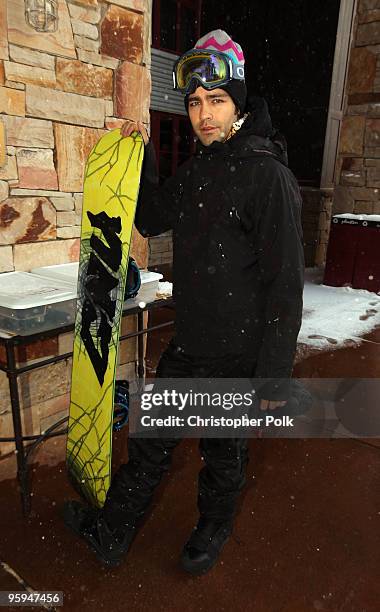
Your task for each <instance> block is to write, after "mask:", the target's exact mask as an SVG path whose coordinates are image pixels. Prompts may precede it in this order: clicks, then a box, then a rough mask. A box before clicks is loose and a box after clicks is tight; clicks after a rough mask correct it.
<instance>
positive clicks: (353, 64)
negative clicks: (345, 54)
mask: <svg viewBox="0 0 380 612" xmlns="http://www.w3.org/2000/svg"><path fill="white" fill-rule="evenodd" d="M376 61H377V60H376V55H374V54H373V53H370V51H368V50H367V49H365V48H364V47H356V48H354V49H352V51H351V56H350V67H349V71H348V92H349V93H350V94H354V93H363V92H371V91H372V90H373V84H374V80H375V75H376Z"/></svg>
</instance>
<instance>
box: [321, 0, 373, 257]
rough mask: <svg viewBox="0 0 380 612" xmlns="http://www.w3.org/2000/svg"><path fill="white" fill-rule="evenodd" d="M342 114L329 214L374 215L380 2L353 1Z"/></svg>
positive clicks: (325, 243) (323, 245)
mask: <svg viewBox="0 0 380 612" xmlns="http://www.w3.org/2000/svg"><path fill="white" fill-rule="evenodd" d="M343 111H344V112H343V121H342V126H341V132H340V137H339V145H338V155H337V161H336V168H335V170H336V171H335V177H336V178H335V186H334V195H333V201H332V205H331V209H332V210H331V212H332V214H339V213H359V214H360V213H363V214H380V197H379V196H380V191H379V189H380V0H359V1H358V11H357V14H356V16H355V23H354V30H353V42H352V47H351V51H350V57H349V66H348V76H347V84H346V90H345V92H344V106H343ZM327 208H329V206H328V202H327ZM328 227H329V226H328ZM327 229H328V228H327ZM322 238H323V240H324V243H321V245H320V247H319V260H320V261H323V259H325V257H326V248H327V238H328V231H327V232H325V233H324V234H323V236H322Z"/></svg>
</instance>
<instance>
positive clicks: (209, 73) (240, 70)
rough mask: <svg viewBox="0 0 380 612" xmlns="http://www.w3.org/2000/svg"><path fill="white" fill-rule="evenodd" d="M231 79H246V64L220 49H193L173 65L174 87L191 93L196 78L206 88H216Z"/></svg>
mask: <svg viewBox="0 0 380 612" xmlns="http://www.w3.org/2000/svg"><path fill="white" fill-rule="evenodd" d="M231 79H238V80H240V81H244V66H243V65H241V64H240V65H238V64H235V63H234V62H233V61H232V60H231V59H230V58H229V56H228V55H225V54H224V53H220V52H218V51H207V50H204V49H199V50H198V49H191V50H190V51H188V52H187V53H185V54H184V55H182V56H181V57H180V58H178V59H177V61H176V62H175V64H174V67H173V83H174V89H178V90H179V91H181V92H182V93H185V94H188V93H190V91H191V89H192V87H193V84H194V80H196V81H199V82H200V83H201V85H202V87H204V88H205V89H215V88H216V87H220V86H221V85H227V83H228V82H229V81H231Z"/></svg>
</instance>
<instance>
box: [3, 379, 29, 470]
mask: <svg viewBox="0 0 380 612" xmlns="http://www.w3.org/2000/svg"><path fill="white" fill-rule="evenodd" d="M3 373H4V372H1V374H3ZM6 393H7V395H9V390H7V391H6ZM0 432H1V433H0V435H1V436H2V437H4V438H13V436H14V429H13V419H12V413H11V411H10V410H7V411H6V412H5V411H4V412H1V413H0ZM30 433H31V432H29V434H30ZM15 448H16V446H15V443H14V442H1V443H0V457H1V458H3V457H5V456H6V455H9V453H13V452H14V451H15Z"/></svg>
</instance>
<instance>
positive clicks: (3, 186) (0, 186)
mask: <svg viewBox="0 0 380 612" xmlns="http://www.w3.org/2000/svg"><path fill="white" fill-rule="evenodd" d="M8 195H9V185H8V183H7V181H0V202H3V200H6V198H7V197H8Z"/></svg>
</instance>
